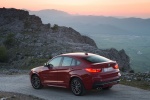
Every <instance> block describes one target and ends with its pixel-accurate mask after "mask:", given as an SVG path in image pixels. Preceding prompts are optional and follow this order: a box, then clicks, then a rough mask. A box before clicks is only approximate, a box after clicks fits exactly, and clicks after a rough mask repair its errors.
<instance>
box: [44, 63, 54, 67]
mask: <svg viewBox="0 0 150 100" xmlns="http://www.w3.org/2000/svg"><path fill="white" fill-rule="evenodd" d="M44 67H48V68H52V67H53V65H52V64H48V63H44Z"/></svg>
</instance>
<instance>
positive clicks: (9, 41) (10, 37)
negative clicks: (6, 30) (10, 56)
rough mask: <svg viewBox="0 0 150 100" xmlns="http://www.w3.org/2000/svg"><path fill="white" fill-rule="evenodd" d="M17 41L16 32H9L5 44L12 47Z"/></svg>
mask: <svg viewBox="0 0 150 100" xmlns="http://www.w3.org/2000/svg"><path fill="white" fill-rule="evenodd" d="M14 43H15V39H14V34H9V35H8V36H7V37H6V40H5V41H4V44H5V46H7V47H10V46H13V45H14Z"/></svg>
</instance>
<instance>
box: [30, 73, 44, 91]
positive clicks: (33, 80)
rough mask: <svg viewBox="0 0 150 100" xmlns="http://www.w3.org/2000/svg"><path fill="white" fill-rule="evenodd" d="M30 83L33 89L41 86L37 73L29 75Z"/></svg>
mask: <svg viewBox="0 0 150 100" xmlns="http://www.w3.org/2000/svg"><path fill="white" fill-rule="evenodd" d="M31 84H32V86H33V88H35V89H40V88H42V87H43V85H42V84H41V80H40V78H39V77H38V76H37V75H33V76H32V77H31Z"/></svg>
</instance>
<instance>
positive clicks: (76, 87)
mask: <svg viewBox="0 0 150 100" xmlns="http://www.w3.org/2000/svg"><path fill="white" fill-rule="evenodd" d="M70 87H71V91H72V92H73V94H74V95H76V96H81V95H84V94H85V92H86V90H85V88H84V85H83V83H82V81H81V80H80V79H79V78H73V79H72V80H71V83H70Z"/></svg>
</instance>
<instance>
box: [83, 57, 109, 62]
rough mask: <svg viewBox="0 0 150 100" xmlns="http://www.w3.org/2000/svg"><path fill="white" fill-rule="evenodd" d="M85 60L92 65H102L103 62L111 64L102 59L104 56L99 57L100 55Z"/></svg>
mask: <svg viewBox="0 0 150 100" xmlns="http://www.w3.org/2000/svg"><path fill="white" fill-rule="evenodd" d="M84 59H85V60H86V61H88V62H91V63H101V62H109V61H110V60H109V59H107V58H105V57H102V56H98V55H94V56H88V57H86V58H84Z"/></svg>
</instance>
